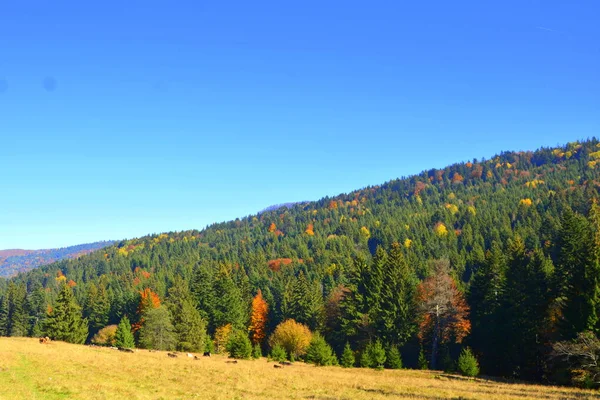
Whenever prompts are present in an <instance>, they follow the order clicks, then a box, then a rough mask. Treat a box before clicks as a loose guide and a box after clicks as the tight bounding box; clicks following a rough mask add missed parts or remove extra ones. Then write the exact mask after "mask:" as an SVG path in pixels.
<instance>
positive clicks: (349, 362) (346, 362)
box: [340, 342, 356, 368]
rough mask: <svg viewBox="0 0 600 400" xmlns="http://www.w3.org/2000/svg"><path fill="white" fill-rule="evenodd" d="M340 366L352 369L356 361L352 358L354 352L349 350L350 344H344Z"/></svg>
mask: <svg viewBox="0 0 600 400" xmlns="http://www.w3.org/2000/svg"><path fill="white" fill-rule="evenodd" d="M340 361H341V364H342V367H344V368H352V367H354V364H355V363H356V359H355V357H354V352H353V351H352V349H351V348H350V343H348V342H346V345H345V346H344V351H343V353H342V358H341V360H340Z"/></svg>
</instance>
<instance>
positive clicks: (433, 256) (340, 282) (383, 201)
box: [0, 139, 600, 380]
mask: <svg viewBox="0 0 600 400" xmlns="http://www.w3.org/2000/svg"><path fill="white" fill-rule="evenodd" d="M599 163H600V144H599V142H598V140H596V139H591V140H587V141H583V142H573V143H569V144H566V145H564V146H560V147H556V148H542V149H539V150H537V151H533V152H503V153H501V154H500V155H498V156H495V157H493V158H492V159H490V160H473V161H470V162H463V163H459V164H454V165H451V166H448V167H446V168H444V169H432V170H428V171H423V172H422V173H420V174H418V175H414V176H411V177H407V178H401V179H396V180H392V181H390V182H387V183H385V184H382V185H379V186H373V187H367V188H364V189H360V190H356V191H354V192H351V193H348V194H341V195H339V196H336V197H333V198H323V199H321V200H319V201H315V202H305V203H301V204H295V205H292V206H291V207H282V208H280V209H277V210H272V211H266V212H263V213H260V214H257V215H253V216H248V217H244V218H239V219H236V220H234V221H230V222H226V223H220V224H214V225H211V226H209V227H207V228H206V229H204V230H202V231H199V230H192V231H185V232H171V233H165V234H161V235H151V236H146V237H142V238H138V239H132V240H125V241H121V242H118V243H115V244H114V245H112V246H109V247H106V248H104V249H102V250H100V251H96V252H94V253H92V254H89V255H86V256H83V257H80V258H78V259H76V260H63V261H60V262H57V263H54V264H51V265H47V266H44V267H42V268H39V269H37V270H33V271H30V272H28V273H26V274H23V275H20V276H18V277H17V278H15V279H14V280H13V281H11V284H12V289H11V287H8V288H7V287H6V286H5V287H2V286H1V285H2V284H3V283H2V282H0V294H1V293H2V292H4V293H7V295H5V296H4V298H5V299H8V300H6V301H9V300H10V299H11V298H16V299H21V300H18V301H17V303H19V302H20V303H24V304H32V305H31V306H28V307H29V308H27V307H25V308H26V309H27V310H28V311H27V313H28V317H27V321H28V322H27V324H25V325H26V326H27V327H28V333H30V334H35V332H40V329H41V328H42V327H43V323H42V322H43V320H44V319H45V318H46V310H47V305H52V304H55V302H56V296H57V293H58V291H59V288H60V287H61V285H62V284H63V283H68V286H70V287H71V288H73V292H74V293H75V296H76V298H77V300H78V303H79V304H80V305H81V306H82V307H83V311H82V313H83V316H84V317H87V318H88V321H89V324H90V325H89V330H90V333H89V337H91V336H92V335H93V334H94V333H95V332H96V331H97V330H98V329H99V328H101V327H102V326H103V325H107V324H115V323H118V322H119V320H120V318H121V317H122V316H123V315H128V316H129V317H130V318H131V319H132V323H133V324H134V326H138V325H136V324H141V323H142V322H140V321H143V318H142V314H143V310H144V307H147V305H146V304H148V299H152V304H153V305H154V306H157V305H158V304H160V303H161V302H164V303H166V304H167V305H168V306H170V307H173V303H174V302H176V301H180V300H177V299H181V298H187V297H186V296H189V298H190V299H191V300H190V301H191V302H192V303H193V305H194V306H195V309H196V310H197V312H199V313H200V315H201V316H202V318H203V320H204V321H205V323H206V329H207V331H208V333H209V334H210V335H214V334H215V332H216V329H217V328H219V327H222V326H225V325H227V324H231V325H232V326H233V327H234V328H237V329H242V330H245V331H246V332H247V329H248V324H249V321H250V312H251V304H252V298H253V296H255V295H257V293H258V290H259V289H260V290H261V293H262V296H263V297H264V299H265V300H266V303H267V304H268V315H267V318H266V320H267V325H266V326H265V327H264V330H265V335H266V336H267V337H268V336H269V335H270V334H271V333H272V332H273V331H274V329H275V327H276V326H277V325H278V324H279V323H280V322H282V321H284V320H285V319H290V318H292V319H295V320H297V321H299V322H301V323H304V324H306V325H307V326H308V327H309V328H310V329H311V330H313V331H320V332H321V333H322V334H323V335H324V336H325V337H326V339H327V341H328V342H329V343H330V344H331V345H332V346H333V347H334V349H335V351H336V352H337V354H338V355H339V354H341V350H342V348H343V347H344V345H345V343H346V342H348V343H349V344H350V345H351V346H352V348H353V349H355V350H357V351H359V352H361V351H363V349H364V348H365V346H366V345H367V344H368V343H369V342H370V341H372V340H374V339H381V340H382V341H383V342H384V343H385V344H386V345H390V346H391V345H398V346H399V347H401V350H402V356H403V358H404V362H405V365H407V366H413V367H416V366H417V356H418V353H419V348H420V346H423V348H424V349H425V353H426V354H427V357H428V358H429V359H430V360H431V361H430V362H431V363H432V364H433V363H434V362H435V359H434V357H433V356H434V355H437V354H438V352H442V351H444V352H445V354H446V355H447V356H446V357H445V358H446V360H449V359H452V358H453V359H456V357H457V353H458V352H459V351H460V348H461V347H462V346H463V345H464V344H465V343H467V344H469V345H470V346H472V347H473V349H474V351H475V353H476V354H477V356H478V357H479V359H480V361H481V364H482V368H483V370H484V372H486V373H488V374H499V375H505V376H519V377H522V378H527V379H536V380H541V379H547V380H548V379H554V378H553V377H552V376H551V374H552V373H553V372H552V371H550V370H551V369H552V368H551V367H552V366H551V365H549V362H548V361H547V360H548V356H549V354H550V351H551V345H552V343H555V342H556V341H559V340H563V339H570V338H573V337H575V335H576V334H577V333H579V332H581V331H583V330H592V331H594V332H596V331H598V332H600V324H598V325H595V322H594V321H596V320H597V318H596V315H600V303H598V302H596V301H595V300H594V298H595V297H594V296H595V295H594V293H596V290H598V291H600V282H596V280H595V279H596V278H594V277H596V276H597V277H600V272H599V273H597V274H596V273H595V272H594V271H595V269H594V268H596V267H595V266H596V265H600V260H598V259H597V255H598V254H600V247H598V246H599V245H600V240H591V239H592V238H600V236H597V235H600V233H599V232H600V221H599V220H598V218H596V216H597V215H598V213H597V212H595V211H594V208H593V207H592V204H593V201H594V200H595V199H597V198H598V188H599V184H600V165H598V164H599ZM377 248H380V252H379V255H377V256H375V257H374V255H375V253H376V249H377ZM436 260H438V261H436ZM439 260H447V263H448V264H449V271H448V273H449V276H450V277H448V279H446V280H445V281H446V282H451V283H449V285H450V287H452V285H454V286H456V288H457V289H456V288H455V289H452V290H454V291H455V294H454V296H455V299H454V300H453V302H454V303H453V304H461V309H462V311H461V312H462V314H461V315H463V317H461V318H463V320H461V324H460V325H461V326H462V329H463V330H462V332H461V333H460V335H454V334H455V332H453V333H452V334H447V335H446V336H445V337H443V338H442V339H443V340H442V345H443V347H444V348H443V349H438V348H435V347H432V345H431V343H432V339H431V337H430V336H428V335H431V331H428V330H427V317H426V315H424V313H423V305H424V304H425V302H426V301H425V300H427V299H424V298H423V297H422V296H421V298H418V296H417V294H418V293H417V292H418V290H420V289H422V288H423V287H422V284H420V282H422V281H423V280H424V279H426V278H428V277H431V276H435V275H436V274H437V273H438V269H439V268H438V267H440V266H441V265H445V263H446V262H445V261H439ZM572 260H576V262H574V261H572ZM440 268H441V267H440ZM577 268H584V269H585V270H583V271H579V270H575V269H577ZM440 271H441V269H440ZM442 272H443V271H442ZM444 273H446V272H444ZM580 277H592V279H590V278H586V279H583V278H580ZM444 279H445V278H444ZM577 279H579V280H577ZM442 281H443V279H442ZM178 282H179V283H178ZM181 282H183V284H181ZM178 284H179V286H177V285H178ZM490 285H495V286H490ZM182 286H183V287H182ZM419 288H420V289H419ZM182 292H186V293H184V294H181V293H182ZM187 292H189V293H187ZM11 293H12V294H11ZM419 293H420V292H419ZM99 294H101V296H102V299H103V300H102V304H101V307H100V306H98V307H100V308H99V309H100V311H94V307H96V306H97V304H96V303H97V302H96V301H95V300H94V299H96V298H97V297H98V296H99ZM401 294H402V296H404V297H402V298H401ZM463 298H464V299H463ZM465 300H466V301H465ZM28 302H29V303H28ZM578 302H579V303H578ZM580 303H581V304H584V305H581V306H579V305H578V304H580ZM0 306H1V304H0ZM577 307H579V308H577ZM584 308H585V310H586V311H585V313H588V314H589V315H587V314H585V313H583V312H582V311H581V310H584ZM172 309H173V308H172ZM469 309H470V313H469ZM506 310H509V311H506ZM576 310H580V311H577V312H576ZM178 312H179V311H173V312H172V315H173V320H174V323H176V322H177V318H178V314H177V313H178ZM584 314H585V315H584ZM577 315H583V317H577ZM0 317H1V315H0ZM569 318H571V319H573V320H572V321H570V320H569ZM576 318H579V320H578V321H575V319H576ZM23 321H25V319H23ZM0 322H1V321H0ZM16 326H17V327H18V328H19V329H18V330H17V332H21V331H22V330H23V329H24V328H22V326H23V323H19V324H17V325H16ZM0 328H2V327H1V326H0ZM11 329H12V328H11ZM9 331H10V329H9ZM399 332H400V333H399ZM453 335H454V336H453ZM89 337H88V339H89ZM463 339H464V340H463ZM263 346H264V349H265V350H267V349H268V345H267V343H266V342H265V343H264V344H263ZM523 349H526V351H525V350H523ZM440 357H441V354H440Z"/></svg>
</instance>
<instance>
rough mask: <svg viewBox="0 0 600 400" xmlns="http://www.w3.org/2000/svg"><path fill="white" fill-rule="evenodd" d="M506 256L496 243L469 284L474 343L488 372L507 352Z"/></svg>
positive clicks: (493, 370)
mask: <svg viewBox="0 0 600 400" xmlns="http://www.w3.org/2000/svg"><path fill="white" fill-rule="evenodd" d="M505 271H506V260H505V257H504V254H503V252H502V249H501V248H500V246H499V245H498V242H493V243H492V248H491V250H490V251H488V252H487V254H486V256H485V261H484V263H483V265H481V267H480V268H479V269H478V270H477V271H476V272H475V276H474V277H473V280H472V282H471V285H470V287H469V294H468V302H469V305H470V307H471V321H472V327H471V335H470V343H471V344H472V346H473V348H474V349H475V350H476V351H477V352H478V354H481V355H482V357H481V358H482V366H483V368H484V370H485V371H486V373H488V374H497V373H499V372H500V371H499V370H498V360H499V359H500V358H501V357H502V356H503V349H502V343H503V331H504V321H503V320H502V315H501V311H502V299H503V298H504V292H503V290H504V279H505Z"/></svg>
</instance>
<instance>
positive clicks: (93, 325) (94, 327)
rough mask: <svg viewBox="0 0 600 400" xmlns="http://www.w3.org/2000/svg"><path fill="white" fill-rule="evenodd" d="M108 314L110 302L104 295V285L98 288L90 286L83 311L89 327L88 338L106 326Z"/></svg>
mask: <svg viewBox="0 0 600 400" xmlns="http://www.w3.org/2000/svg"><path fill="white" fill-rule="evenodd" d="M109 312H110V302H109V300H108V295H107V293H106V287H105V286H104V285H100V286H98V287H96V286H95V285H93V284H92V285H90V288H89V289H88V296H87V301H86V307H85V309H84V317H85V318H87V319H88V322H89V326H90V336H92V335H94V334H95V333H96V332H98V331H99V330H100V329H102V328H104V327H105V326H106V325H107V324H108V316H109Z"/></svg>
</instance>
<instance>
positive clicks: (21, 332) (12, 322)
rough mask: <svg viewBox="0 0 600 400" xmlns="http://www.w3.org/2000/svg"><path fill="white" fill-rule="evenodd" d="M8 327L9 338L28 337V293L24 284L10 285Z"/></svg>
mask: <svg viewBox="0 0 600 400" xmlns="http://www.w3.org/2000/svg"><path fill="white" fill-rule="evenodd" d="M7 296H8V325H7V331H8V335H9V336H27V333H28V332H29V324H28V322H29V321H28V317H27V313H26V309H25V307H26V304H25V303H26V299H27V291H26V289H25V285H24V284H19V285H16V284H15V283H13V282H10V283H9V285H8V291H7Z"/></svg>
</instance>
